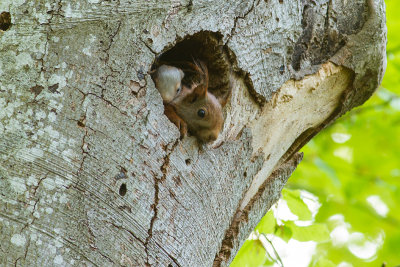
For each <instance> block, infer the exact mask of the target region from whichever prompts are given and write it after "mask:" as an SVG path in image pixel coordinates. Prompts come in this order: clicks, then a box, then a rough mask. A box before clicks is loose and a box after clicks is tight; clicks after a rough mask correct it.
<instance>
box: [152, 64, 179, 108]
mask: <svg viewBox="0 0 400 267" xmlns="http://www.w3.org/2000/svg"><path fill="white" fill-rule="evenodd" d="M183 76H184V73H183V71H182V70H181V69H178V68H176V67H173V66H168V65H161V66H160V67H159V68H157V69H156V70H154V71H153V73H152V77H153V80H154V83H155V85H156V88H157V89H158V91H159V92H160V94H161V97H162V99H163V101H164V102H165V103H169V102H171V100H172V99H174V97H175V96H176V95H177V94H179V93H180V90H181V81H182V78H183Z"/></svg>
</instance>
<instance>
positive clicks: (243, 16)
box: [225, 0, 260, 44]
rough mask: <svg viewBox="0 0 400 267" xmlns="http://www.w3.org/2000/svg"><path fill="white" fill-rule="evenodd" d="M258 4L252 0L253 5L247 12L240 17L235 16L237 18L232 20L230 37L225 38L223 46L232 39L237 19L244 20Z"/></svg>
mask: <svg viewBox="0 0 400 267" xmlns="http://www.w3.org/2000/svg"><path fill="white" fill-rule="evenodd" d="M256 1H257V4H256ZM259 3H260V0H254V1H253V4H252V6H251V7H250V8H249V10H247V11H246V12H245V13H244V14H243V15H242V16H237V17H235V18H234V21H233V27H232V29H231V31H230V35H229V37H228V38H227V40H226V42H225V44H226V43H228V42H229V41H230V40H231V38H232V37H233V35H234V30H235V29H236V27H237V22H238V20H239V19H245V18H246V17H247V16H248V15H249V14H250V13H251V12H252V11H253V10H254V8H255V6H256V5H258V4H259Z"/></svg>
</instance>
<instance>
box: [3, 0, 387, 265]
mask: <svg viewBox="0 0 400 267" xmlns="http://www.w3.org/2000/svg"><path fill="white" fill-rule="evenodd" d="M384 8H385V7H384V2H383V0H375V1H372V0H367V1H365V0H352V1H343V0H330V1H325V0H324V1H323V0H320V1H311V0H297V1H296V0H283V1H281V0H265V1H262V0H255V1H234V0H230V1H206V0H170V1H145V0H138V1H130V0H119V1H107V0H75V1H67V0H38V1H26V0H1V2H0V13H2V15H1V17H0V18H1V19H0V29H1V30H0V163H1V165H0V266H11V265H16V266H212V265H213V266H227V265H229V263H230V262H231V261H232V259H233V258H234V256H235V254H236V252H237V250H238V248H239V247H240V245H241V244H242V243H243V242H244V241H245V239H246V238H247V236H248V235H249V233H250V231H251V230H252V229H253V228H254V227H255V225H256V224H257V222H258V221H259V220H260V219H261V217H262V216H263V215H264V214H265V213H266V212H267V211H268V209H269V208H270V206H271V205H272V204H273V203H274V202H275V201H276V200H277V199H278V198H279V196H280V192H281V190H282V188H283V186H284V185H285V183H286V181H287V179H288V177H289V176H290V174H291V173H292V171H293V170H294V169H295V167H296V166H297V164H298V163H299V162H300V160H301V158H302V155H301V154H298V153H297V151H298V150H299V149H300V148H301V147H302V146H303V145H304V144H305V143H306V142H307V141H308V140H309V139H311V138H312V137H313V136H314V135H315V134H317V133H318V132H319V131H320V130H321V129H323V128H324V127H325V126H326V125H328V124H329V123H331V122H332V121H333V120H334V119H336V118H337V117H339V116H340V115H342V114H343V113H345V112H346V111H348V110H349V109H351V108H353V107H355V106H357V105H360V104H362V103H363V102H364V101H365V100H366V99H368V98H369V97H370V95H371V94H372V93H373V91H374V90H375V89H376V88H377V87H378V85H379V84H380V82H381V80H382V75H383V73H384V68H385V65H386V64H385V45H386V26H385V15H384V12H385V10H384ZM7 12H8V13H9V14H8V13H7ZM8 18H9V19H10V20H11V21H9V19H8ZM191 56H194V57H201V58H202V59H204V60H205V61H206V62H207V64H208V66H209V71H210V91H212V92H214V93H215V94H216V95H217V96H218V95H227V94H230V95H231V97H230V98H229V101H228V103H227V105H226V106H225V108H224V116H225V124H224V128H223V131H222V133H221V134H220V136H219V138H218V139H217V141H215V142H214V143H212V144H207V145H202V144H199V143H198V142H197V140H196V139H195V138H194V137H185V138H184V139H183V140H180V139H179V131H178V129H177V128H176V127H175V126H174V125H173V124H172V123H171V122H170V121H169V120H168V119H167V118H166V117H165V116H164V115H163V104H162V100H161V97H160V95H159V93H158V91H157V89H156V88H155V87H154V83H153V81H152V80H151V77H150V75H149V74H148V71H149V70H150V69H151V66H152V64H153V63H154V61H155V60H156V59H157V58H161V59H163V60H167V61H168V60H170V61H173V60H178V59H188V58H190V57H191Z"/></svg>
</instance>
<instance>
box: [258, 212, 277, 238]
mask: <svg viewBox="0 0 400 267" xmlns="http://www.w3.org/2000/svg"><path fill="white" fill-rule="evenodd" d="M275 229H276V219H275V217H274V213H273V211H272V210H270V211H268V212H267V214H265V216H264V217H263V218H262V219H261V221H260V222H259V223H258V225H257V227H256V229H255V230H256V231H258V232H259V233H264V234H273V233H274V232H275Z"/></svg>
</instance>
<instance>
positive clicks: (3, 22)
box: [0, 12, 11, 31]
mask: <svg viewBox="0 0 400 267" xmlns="http://www.w3.org/2000/svg"><path fill="white" fill-rule="evenodd" d="M10 26H11V14H10V12H1V14H0V30H2V31H6V30H8V29H9V28H10Z"/></svg>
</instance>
